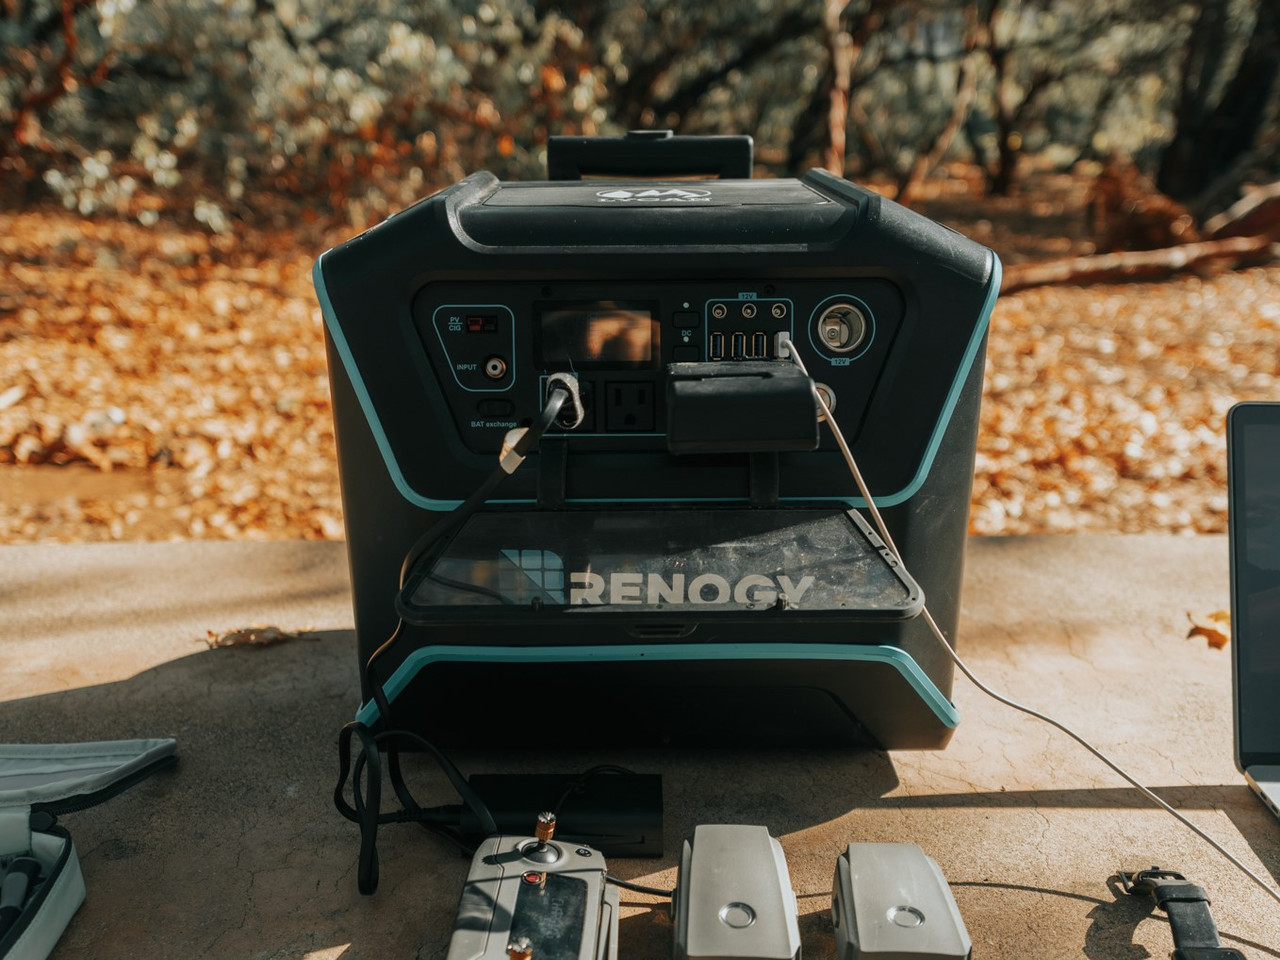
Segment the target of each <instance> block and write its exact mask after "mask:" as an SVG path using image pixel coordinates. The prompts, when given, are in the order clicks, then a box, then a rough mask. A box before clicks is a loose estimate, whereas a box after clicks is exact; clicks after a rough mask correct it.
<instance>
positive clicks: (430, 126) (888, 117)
mask: <svg viewBox="0 0 1280 960" xmlns="http://www.w3.org/2000/svg"><path fill="white" fill-rule="evenodd" d="M0 11H2V13H0V184H2V186H0V201H3V202H4V203H6V205H10V206H15V205H23V204H27V203H30V202H32V201H37V200H39V199H41V198H48V197H50V196H53V197H56V198H58V199H60V200H61V201H62V202H63V203H64V204H65V205H66V206H67V207H68V208H70V209H73V210H76V211H78V212H80V213H81V214H85V215H88V214H93V213H102V212H110V213H114V214H117V215H120V216H124V217H129V218H136V219H137V220H139V221H140V222H141V223H143V224H151V223H154V222H156V220H157V219H158V218H159V217H161V216H165V215H176V216H179V217H183V218H194V219H195V220H197V221H199V222H201V223H203V224H204V225H205V226H206V227H207V228H208V229H210V230H212V231H214V232H227V231H230V230H231V229H232V228H233V225H234V224H235V223H236V222H237V221H250V222H252V221H262V220H263V219H264V218H265V219H266V220H267V221H270V222H273V223H275V224H277V225H283V224H285V223H288V222H294V221H296V220H298V218H300V217H301V218H304V219H321V220H326V221H330V222H332V221H334V220H336V221H338V222H345V223H349V224H352V225H355V226H357V227H359V226H363V225H364V224H367V223H369V222H372V221H374V220H376V219H378V218H380V217H382V216H384V215H385V214H386V213H388V212H390V211H391V210H393V209H397V208H400V207H402V206H404V205H405V204H406V203H409V202H412V201H413V200H415V199H417V198H418V197H421V196H423V195H424V194H426V193H428V192H430V191H431V190H432V189H434V188H436V187H439V186H441V185H444V184H446V183H449V182H452V181H454V180H457V179H459V178H460V177H462V176H464V175H465V174H467V173H470V172H473V171H475V170H477V169H482V168H483V169H491V170H493V171H494V172H495V173H497V174H498V175H499V176H500V177H502V178H505V179H518V178H529V177H537V176H541V175H542V171H543V165H544V150H545V143H546V140H547V137H548V136H549V135H553V134H558V133H565V134H574V133H582V134H595V133H619V132H622V131H625V130H627V129H631V128H638V127H669V128H672V129H674V130H676V131H677V132H680V133H750V134H752V135H753V136H754V137H755V142H756V149H757V163H758V166H759V168H760V169H759V171H758V173H759V174H760V175H793V174H796V173H797V172H799V171H801V170H802V169H805V168H807V167H810V166H815V165H823V166H826V167H828V168H829V169H833V170H836V171H838V172H841V173H843V174H845V175H847V176H850V177H853V178H860V179H868V178H874V179H877V180H881V181H883V182H885V183H886V184H887V188H888V190H889V192H891V193H895V194H896V195H897V196H898V197H899V198H900V199H903V200H905V201H907V202H910V201H911V199H912V196H913V194H914V193H915V191H917V190H918V189H919V186H920V184H921V183H922V182H923V181H924V180H925V179H926V178H928V177H929V176H930V174H932V173H933V172H934V171H935V170H936V169H938V168H939V167H940V165H942V164H945V163H947V162H949V161H963V162H967V163H969V164H972V165H973V169H976V170H978V171H979V172H980V174H979V175H980V177H981V180H982V187H983V188H984V189H985V190H986V191H988V192H989V193H991V194H996V195H1008V194H1010V193H1013V192H1016V191H1017V190H1018V187H1019V177H1020V172H1021V170H1022V169H1023V165H1024V163H1025V161H1026V159H1027V158H1028V157H1036V158H1039V160H1041V161H1042V162H1043V163H1047V164H1049V165H1050V166H1052V167H1054V168H1057V169H1063V170H1066V169H1070V168H1072V167H1073V166H1075V165H1076V164H1078V163H1080V162H1081V161H1104V162H1109V163H1111V164H1113V165H1116V164H1123V165H1126V166H1127V165H1130V164H1132V165H1133V168H1134V169H1135V170H1136V171H1138V172H1140V173H1141V174H1143V175H1145V176H1146V177H1149V178H1151V179H1152V180H1153V181H1154V182H1155V183H1156V184H1157V185H1158V187H1159V189H1160V190H1161V191H1163V192H1164V193H1165V194H1167V195H1168V196H1169V197H1171V198H1173V199H1174V200H1176V201H1178V202H1179V203H1181V204H1183V205H1185V207H1186V208H1187V209H1188V210H1189V211H1190V214H1191V215H1192V216H1193V217H1194V218H1195V219H1196V220H1198V221H1201V222H1203V221H1204V220H1205V219H1206V218H1207V217H1209V216H1211V215H1212V214H1214V213H1216V212H1218V211H1220V210H1222V209H1223V208H1225V207H1226V206H1227V205H1229V204H1230V203H1232V202H1233V201H1234V200H1236V199H1237V198H1238V197H1239V196H1240V195H1241V191H1242V187H1243V186H1244V185H1246V184H1248V183H1250V182H1264V181H1271V180H1275V179H1276V178H1277V177H1280V108H1278V104H1280V81H1278V79H1277V78H1278V77H1280V5H1277V4H1276V3H1275V0H1186V2H1179V0H853V2H851V3H843V2H825V3H824V2H822V0H740V2H733V3H721V2H713V0H683V2H678V3H677V2H663V0H655V2H650V3H637V2H624V0H480V2H476V0H422V2H410V0H375V2H371V3H362V4H349V3H346V2H341V0H184V2H183V3H172V2H161V0H0Z"/></svg>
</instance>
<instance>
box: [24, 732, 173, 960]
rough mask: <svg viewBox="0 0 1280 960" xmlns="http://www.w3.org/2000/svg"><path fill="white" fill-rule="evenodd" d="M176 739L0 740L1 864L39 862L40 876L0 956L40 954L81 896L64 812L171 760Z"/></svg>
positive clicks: (29, 958) (32, 958) (34, 958)
mask: <svg viewBox="0 0 1280 960" xmlns="http://www.w3.org/2000/svg"><path fill="white" fill-rule="evenodd" d="M176 749H177V742H176V741H174V740H169V739H163V740H114V741H104V742H96V743H57V744H0V864H8V862H9V861H10V860H12V859H13V858H14V857H18V856H31V857H34V858H35V859H36V860H39V861H40V865H41V868H42V877H43V878H42V880H41V881H40V882H39V883H38V884H37V886H36V887H35V890H34V891H33V892H32V893H31V895H30V896H29V897H28V899H27V901H26V903H25V905H24V907H23V912H22V914H21V915H20V916H19V917H18V919H17V921H16V922H15V923H14V925H13V927H12V928H10V929H9V931H8V932H7V933H6V934H5V935H4V936H3V937H2V938H0V958H3V960H44V958H45V957H48V956H49V954H50V953H51V952H52V951H53V948H54V946H55V945H56V944H57V942H58V938H59V937H61V936H62V931H63V930H65V929H66V928H67V924H68V923H70V922H71V918H72V916H73V915H74V914H75V912H76V910H78V909H79V908H80V904H81V903H83V902H84V898H85V886H84V876H83V874H82V873H81V871H80V858H79V857H78V856H77V855H76V848H75V845H74V844H73V843H72V842H71V835H70V834H69V833H67V831H66V830H65V829H64V828H63V827H61V826H59V825H58V823H57V817H58V815H60V814H63V813H71V812H73V811H76V810H84V809H87V808H88V807H92V806H95V805H97V804H98V803H102V802H103V801H105V800H108V799H110V798H111V797H113V796H115V795H116V794H118V793H120V792H121V791H123V790H126V789H128V788H129V787H130V786H132V785H133V784H134V783H136V782H138V781H139V780H141V779H144V778H145V777H148V776H150V775H151V774H152V773H153V772H155V771H156V770H157V769H159V768H160V767H162V766H167V765H169V764H171V763H173V762H174V760H175V751H176Z"/></svg>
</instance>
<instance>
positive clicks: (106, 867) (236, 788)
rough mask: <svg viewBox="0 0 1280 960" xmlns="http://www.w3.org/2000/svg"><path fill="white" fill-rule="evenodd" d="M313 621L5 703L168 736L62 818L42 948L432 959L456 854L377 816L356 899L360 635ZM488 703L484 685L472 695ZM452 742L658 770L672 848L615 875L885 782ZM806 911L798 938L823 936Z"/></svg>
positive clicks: (665, 931)
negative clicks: (69, 911) (701, 832)
mask: <svg viewBox="0 0 1280 960" xmlns="http://www.w3.org/2000/svg"><path fill="white" fill-rule="evenodd" d="M314 636H315V639H295V640H290V641H287V642H282V643H278V644H274V645H270V646H265V647H260V648H255V647H247V646H239V647H229V648H223V649H216V650H205V651H201V652H199V653H195V654H192V655H190V656H186V657H182V658H180V659H176V660H172V661H169V662H166V663H163V664H160V665H159V666H156V667H154V668H152V669H149V670H145V671H143V672H142V673H139V674H137V675H135V676H133V677H130V678H129V679H127V680H123V681H120V682H116V683H110V684H101V685H97V686H89V687H83V688H80V689H74V690H68V691H65V692H59V693H56V694H48V695H42V696H37V697H29V698H25V699H20V700H12V701H8V702H4V703H0V740H7V741H20V742H63V741H84V740H106V739H123V738H133V737H156V736H173V737H176V738H177V740H178V755H179V761H180V762H179V766H178V768H177V769H176V771H174V772H170V773H162V774H159V775H157V776H155V777H153V778H152V779H151V780H148V781H145V782H143V783H141V784H139V785H137V786H135V787H133V788H132V789H131V790H130V791H129V792H127V793H125V794H123V795H121V796H118V797H116V798H114V799H112V800H110V801H108V802H106V803H104V804H102V805H101V806H98V807H95V808H91V809H88V810H83V811H80V812H76V813H71V814H67V815H65V816H64V817H62V819H61V822H62V823H63V825H64V826H66V827H67V828H68V829H69V830H70V831H71V834H72V836H73V838H74V840H75V842H76V844H77V847H78V849H79V852H80V855H81V860H82V864H83V869H84V874H85V879H86V884H87V887H88V891H89V893H88V900H87V902H86V903H85V905H84V907H82V909H81V911H80V913H79V914H78V915H77V917H76V919H75V920H74V921H73V922H72V924H71V926H70V927H69V929H68V930H67V932H66V934H65V935H64V937H63V940H62V942H61V943H60V945H59V947H58V950H57V952H56V954H55V957H60V958H70V957H81V956H93V957H96V958H99V960H116V958H124V957H138V956H188V957H193V958H201V957H210V958H212V957H228V956H257V957H268V958H280V960H302V958H303V957H306V956H307V955H309V954H315V955H316V956H323V957H330V956H334V957H336V956H342V957H344V958H346V960H357V958H361V957H381V956H388V957H390V956H403V957H413V956H439V955H443V952H444V948H445V946H446V945H447V940H448V934H449V931H450V930H451V928H452V922H453V915H454V911H455V908H456V905H457V901H458V895H459V892H460V890H461V888H462V884H463V881H464V879H465V877H466V873H467V868H468V860H467V859H465V858H464V857H462V856H460V855H458V853H457V852H456V851H455V850H454V849H453V848H452V847H450V846H449V845H448V844H447V843H445V842H444V841H442V840H440V839H439V838H436V837H433V836H430V835H428V834H427V833H426V832H425V831H422V830H419V829H416V828H414V827H413V826H412V825H394V826H388V827H384V828H383V830H382V831H381V832H380V834H379V854H380V861H381V870H380V873H381V886H380V889H379V890H378V893H377V895H376V896H373V897H368V898H365V897H361V896H360V895H359V893H358V891H357V889H356V880H355V866H356V858H357V851H358V844H359V836H358V831H357V828H356V827H355V825H353V824H351V823H348V822H347V821H346V820H344V819H342V818H341V817H340V816H339V814H338V813H337V812H336V811H335V810H334V808H333V803H332V794H333V790H334V783H335V780H336V777H337V751H336V742H337V734H338V731H339V730H340V728H341V727H342V725H343V724H344V723H345V722H346V721H347V720H349V719H350V718H351V716H352V715H353V714H354V712H355V709H356V707H357V705H358V689H359V686H358V682H357V676H356V658H355V656H354V652H355V640H354V636H353V633H352V631H350V630H340V631H326V632H321V633H318V634H315V635H314ZM500 701H501V698H500V697H499V698H497V700H494V699H492V698H490V699H486V698H485V697H484V696H482V695H481V694H478V695H477V701H476V709H493V708H494V707H495V705H498V704H499V703H500ZM508 705H509V704H508ZM460 722H465V718H460ZM583 722H600V721H599V720H598V719H597V718H594V717H584V718H583ZM451 756H452V757H453V759H454V761H455V762H456V763H457V765H458V766H459V767H460V768H461V769H462V770H463V771H464V772H465V773H468V774H470V773H482V772H511V773H519V772H525V771H527V772H534V771H538V772H555V771H564V772H570V773H574V772H579V771H581V770H584V769H587V768H588V767H591V766H593V765H596V764H599V763H604V762H608V763H618V764H621V765H623V766H627V767H630V768H632V769H635V770H637V771H641V772H661V773H662V775H663V783H664V790H665V809H666V822H665V837H666V843H665V848H666V853H665V855H664V857H663V858H662V859H661V860H617V861H613V862H611V863H610V868H611V870H612V871H613V872H616V873H617V874H618V875H620V876H622V877H623V878H624V879H634V878H637V877H644V876H647V875H652V874H655V873H660V874H663V875H664V876H666V875H667V874H670V876H671V877H672V878H674V870H673V867H674V863H675V857H676V856H677V854H678V851H679V844H680V840H681V839H682V838H683V837H684V836H685V835H687V834H688V833H690V832H691V831H692V829H693V827H694V825H695V824H697V823H702V822H724V823H732V822H739V823H762V824H765V825H767V826H768V827H769V828H770V831H771V832H772V833H773V834H774V835H775V836H783V835H786V834H790V833H794V832H797V831H800V830H803V829H805V828H807V827H810V826H812V825H814V824H821V823H826V822H828V821H832V820H835V819H837V818H840V817H841V816H843V815H845V814H847V813H848V812H849V811H850V810H851V809H853V808H855V807H859V806H868V805H870V804H872V803H873V802H875V801H877V800H878V799H880V798H882V797H883V796H884V794H885V793H887V792H889V791H891V790H893V789H894V788H895V787H896V786H897V785H898V779H897V776H896V774H895V773H894V769H893V765H892V763H891V761H890V759H889V757H888V755H886V754H884V753H883V752H878V751H854V750H850V749H848V748H840V749H837V748H831V749H799V750H783V749H777V750H759V751H753V750H724V749H714V750H704V751H699V750H694V749H689V750H683V749H666V750H626V751H607V750H606V751H600V750H596V751H593V752H591V753H585V752H582V751H578V750H568V749H548V750H543V751H537V752H529V751H525V750H521V751H519V752H516V751H512V750H509V749H504V748H502V747H501V746H499V747H497V748H495V749H489V750H485V751H477V750H472V749H468V750H459V751H456V752H451ZM405 769H406V774H407V777H408V779H409V781H410V783H411V785H413V787H414V789H415V793H416V795H417V797H416V798H417V800H418V801H419V802H420V803H421V804H423V805H424V806H425V805H435V804H441V803H455V802H457V800H456V797H455V796H454V795H453V792H452V789H451V788H450V787H449V786H448V783H447V781H446V780H445V778H444V777H443V776H441V775H440V774H439V773H438V772H437V771H436V770H435V769H434V767H433V766H432V765H431V764H430V763H429V762H428V761H427V760H425V759H424V758H422V757H420V756H413V757H409V758H407V759H406V763H405ZM385 795H388V796H389V795H390V791H386V792H385ZM388 802H390V799H389V801H388ZM388 809H389V807H388ZM627 896H632V895H627ZM641 899H643V898H641ZM650 914H653V916H652V917H651V918H650V920H649V921H648V923H649V927H646V926H645V923H646V921H645V920H643V917H645V916H649V915H650ZM659 914H661V916H660V915H659ZM815 917H816V919H806V920H805V921H804V922H805V924H806V925H808V926H812V927H813V928H814V929H812V930H806V932H805V935H806V937H808V936H809V935H810V934H812V935H813V936H814V937H816V938H818V939H821V937H822V936H823V935H824V934H823V932H822V930H821V929H820V928H821V926H822V923H823V920H822V919H821V917H817V915H815ZM664 924H665V926H664ZM626 925H627V929H628V931H629V932H628V934H627V936H628V941H627V942H628V949H627V953H628V955H629V956H631V957H635V958H646V957H653V958H658V957H665V956H668V955H669V950H670V946H669V942H670V929H669V922H668V921H666V919H665V911H664V910H651V911H649V913H648V914H642V915H641V918H632V917H629V918H628V919H627V921H626ZM633 930H634V932H635V935H636V937H638V938H639V941H640V942H638V943H633V942H632V941H631V936H632V932H631V931H633ZM826 935H827V936H829V932H828V933H827V934H826ZM335 951H337V952H335Z"/></svg>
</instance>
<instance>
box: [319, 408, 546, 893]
mask: <svg viewBox="0 0 1280 960" xmlns="http://www.w3.org/2000/svg"><path fill="white" fill-rule="evenodd" d="M570 399H571V394H570V392H569V390H568V389H567V388H565V387H556V388H553V389H552V390H551V393H550V394H549V395H548V396H547V403H546V405H545V406H544V407H543V409H542V412H541V414H540V415H539V417H538V419H537V420H536V421H535V422H534V423H533V424H532V425H530V426H529V427H528V428H527V429H526V430H525V432H524V433H523V435H521V437H520V438H519V439H518V440H517V441H516V442H515V444H514V445H513V446H512V450H511V454H509V455H508V456H514V457H516V458H517V459H516V461H515V463H514V464H513V465H510V466H509V465H508V456H504V457H503V458H502V461H501V463H500V464H499V466H498V467H497V469H495V470H494V471H493V472H492V473H491V474H490V475H489V476H488V477H486V478H485V480H484V482H483V483H481V484H480V486H479V487H477V488H476V489H475V491H473V492H472V494H471V496H469V497H467V499H466V500H464V501H463V502H462V503H461V504H460V505H459V506H458V507H457V508H456V509H454V510H453V512H452V513H450V514H449V516H448V517H446V518H445V519H443V520H441V521H440V522H438V523H436V524H435V525H434V526H432V527H431V528H430V529H429V530H427V531H426V533H424V534H423V535H422V536H421V537H419V538H418V540H417V542H415V543H414V545H413V546H412V547H410V549H409V552H408V553H406V554H405V558H404V561H403V562H402V563H401V565H400V589H404V584H405V578H406V577H407V576H408V572H409V571H410V570H412V569H413V567H414V566H415V565H416V564H417V562H418V561H419V560H420V559H421V558H422V556H424V555H425V553H426V551H427V550H429V549H430V548H431V547H432V546H434V545H435V544H436V543H437V542H439V541H440V540H442V539H444V538H445V537H447V536H451V535H452V534H454V533H456V532H457V531H458V530H460V529H461V528H462V526H463V524H465V523H466V522H467V520H469V519H470V518H471V516H472V514H474V513H475V512H476V511H477V510H479V509H480V507H481V506H483V505H484V503H485V502H486V501H487V500H488V499H489V497H490V496H491V495H492V494H493V491H494V490H496V489H497V488H498V486H499V485H500V484H501V483H502V481H503V480H505V479H506V478H507V477H508V476H509V475H510V474H511V473H512V472H513V471H514V470H515V469H516V468H518V467H519V465H520V463H521V462H523V460H524V458H525V457H526V456H527V455H528V454H529V452H530V451H531V450H532V449H533V448H534V447H535V446H536V445H537V444H538V441H540V440H541V439H542V436H543V434H545V433H546V432H547V430H548V429H550V427H551V425H552V424H553V423H555V420H556V417H557V416H558V415H559V413H560V408H561V407H563V406H564V404H565V403H566V401H569V400H570ZM403 628H404V621H403V620H402V619H397V620H396V626H395V629H394V630H392V632H391V636H389V637H388V638H387V639H386V640H385V641H383V643H382V644H381V645H380V646H379V647H378V648H377V649H376V650H374V651H373V653H372V654H371V655H370V656H369V659H368V660H366V661H365V665H364V671H363V673H364V676H363V679H364V683H365V686H367V687H368V688H369V690H370V692H371V693H372V695H373V699H374V702H375V703H376V704H377V707H378V716H379V718H380V719H381V721H382V723H383V728H384V732H383V733H380V734H376V735H375V734H374V733H373V732H372V731H371V730H370V728H369V727H368V726H367V725H366V724H364V723H362V722H360V721H358V720H353V721H352V722H350V723H348V724H346V725H345V726H344V727H343V728H342V731H341V732H340V733H339V734H338V783H337V786H336V787H335V788H334V792H333V803H334V806H335V807H336V808H337V809H338V812H339V813H341V814H342V815H343V816H344V817H346V818H347V819H348V820H353V821H355V822H356V823H358V824H359V825H360V856H359V863H358V869H357V883H358V885H359V889H360V892H361V893H363V894H371V893H373V892H374V891H375V890H376V889H377V888H378V846H377V838H378V826H379V825H380V824H383V823H406V822H414V823H420V824H422V826H423V827H424V828H425V829H427V830H429V831H431V832H432V833H435V834H436V835H438V836H441V837H443V838H445V839H447V840H450V841H452V842H453V843H455V844H457V845H458V846H460V847H461V848H462V849H463V850H464V851H465V852H471V847H470V845H469V844H467V843H466V841H464V840H463V839H462V837H461V835H460V834H459V833H458V832H457V831H455V830H453V829H451V828H450V824H449V823H447V822H445V821H444V820H443V819H442V817H443V816H444V815H445V814H444V812H443V811H444V809H445V808H432V809H429V810H424V809H423V808H422V807H420V806H419V805H418V803H417V801H416V800H414V798H413V794H412V793H411V792H410V790H409V787H408V785H407V784H406V783H405V782H404V775H403V771H402V770H401V768H400V755H399V748H398V746H397V745H396V743H395V741H396V740H398V739H401V738H407V739H409V740H410V741H411V742H413V743H414V744H416V745H417V746H418V747H420V748H422V749H423V750H425V751H426V752H427V753H429V754H431V756H432V757H433V758H434V759H435V761H436V763H437V764H438V765H439V767H440V769H441V770H442V771H444V774H445V776H446V777H447V778H448V780H449V782H450V783H451V784H453V788H454V789H455V790H456V791H457V792H458V796H459V797H461V798H462V800H463V802H464V803H465V804H466V805H467V807H469V808H470V810H471V812H472V813H473V814H474V815H475V816H476V819H477V820H479V822H480V827H481V829H482V830H483V831H484V832H485V833H486V834H488V835H492V834H495V833H497V832H498V825H497V823H496V822H495V821H494V819H493V814H492V813H491V812H490V810H489V808H488V806H486V805H485V803H484V801H483V800H482V799H481V798H480V796H479V795H478V794H477V793H476V792H475V790H474V789H472V787H471V785H470V784H469V783H467V781H466V778H465V777H463V775H462V773H461V771H459V770H458V768H457V767H456V766H454V765H453V762H452V761H450V760H449V758H448V757H446V756H445V755H444V754H443V753H441V752H440V750H439V749H438V748H437V747H436V746H435V744H433V743H431V741H429V740H427V739H426V738H425V737H422V736H420V735H418V734H416V733H414V732H412V731H410V730H391V729H388V728H389V727H390V723H391V703H390V701H389V699H388V697H387V694H386V690H384V689H383V685H382V681H381V680H380V679H379V678H378V676H377V674H376V673H375V672H374V665H375V664H376V663H377V661H378V659H379V658H380V657H381V656H382V655H383V654H384V653H385V652H386V651H387V650H388V649H390V648H391V646H393V645H394V643H395V641H396V640H397V639H398V638H399V636H400V631H401V630H402V629H403ZM356 737H358V738H359V740H360V752H359V753H358V754H355V757H354V760H353V759H352V750H351V747H352V743H351V741H352V739H353V738H356ZM384 747H385V749H386V752H387V766H388V770H389V773H390V777H391V784H392V787H393V789H394V790H395V792H396V796H397V798H398V799H399V800H400V803H401V805H402V806H403V807H404V810H403V811H401V812H400V813H392V814H383V813H382V812H381V806H382V754H381V751H382V749H383V748H384ZM348 773H350V774H351V793H352V797H351V799H352V802H351V803H347V799H346V796H345V788H346V783H347V774H348ZM362 779H364V780H365V781H366V785H365V788H364V790H362V789H361V786H360V785H361V780H362ZM457 812H458V814H460V813H461V808H458V811H457ZM458 819H460V817H459V818H458Z"/></svg>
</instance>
